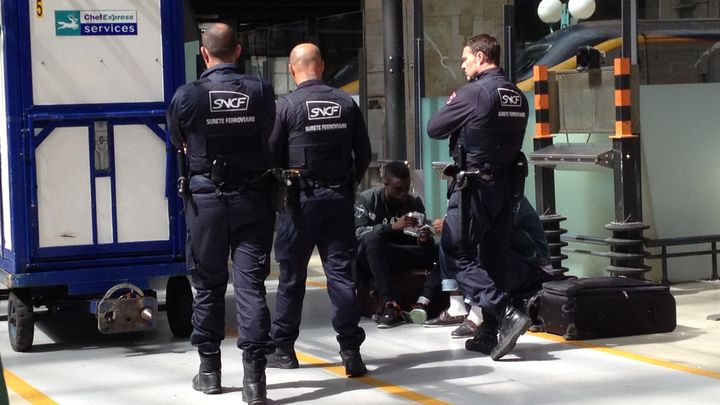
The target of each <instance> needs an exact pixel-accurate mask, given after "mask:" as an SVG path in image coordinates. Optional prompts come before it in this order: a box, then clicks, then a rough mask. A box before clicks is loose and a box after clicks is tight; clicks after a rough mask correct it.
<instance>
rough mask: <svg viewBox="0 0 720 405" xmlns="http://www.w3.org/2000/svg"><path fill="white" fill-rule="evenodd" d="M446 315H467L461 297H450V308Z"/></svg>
mask: <svg viewBox="0 0 720 405" xmlns="http://www.w3.org/2000/svg"><path fill="white" fill-rule="evenodd" d="M447 313H448V315H450V316H458V315H467V313H468V311H467V308H466V307H465V301H464V300H463V296H462V295H451V296H450V308H448V310H447Z"/></svg>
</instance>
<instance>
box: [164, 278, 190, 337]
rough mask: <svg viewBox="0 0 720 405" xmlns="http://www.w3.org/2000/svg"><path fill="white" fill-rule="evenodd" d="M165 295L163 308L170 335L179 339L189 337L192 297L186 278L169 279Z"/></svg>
mask: <svg viewBox="0 0 720 405" xmlns="http://www.w3.org/2000/svg"><path fill="white" fill-rule="evenodd" d="M165 294H166V296H165V308H166V310H167V317H168V323H169V324H170V330H171V331H172V334H173V335H174V336H175V337H179V338H186V337H189V336H190V333H191V332H192V323H191V318H192V302H193V296H192V290H191V289H190V282H189V281H188V279H187V277H185V276H179V277H170V278H169V279H168V282H167V289H166V290H165Z"/></svg>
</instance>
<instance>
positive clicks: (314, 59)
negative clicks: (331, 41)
mask: <svg viewBox="0 0 720 405" xmlns="http://www.w3.org/2000/svg"><path fill="white" fill-rule="evenodd" d="M289 67H290V74H291V75H292V77H293V80H294V81H295V84H298V85H299V84H300V83H302V82H304V81H306V80H312V79H321V78H322V75H323V71H324V70H325V62H323V60H322V55H321V54H320V49H319V48H318V47H317V46H315V45H314V44H310V43H305V44H300V45H297V46H296V47H295V48H293V50H292V51H291V52H290V63H289Z"/></svg>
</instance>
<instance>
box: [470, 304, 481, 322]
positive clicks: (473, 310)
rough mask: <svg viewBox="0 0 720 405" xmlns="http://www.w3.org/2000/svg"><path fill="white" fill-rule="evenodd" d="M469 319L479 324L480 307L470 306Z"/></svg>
mask: <svg viewBox="0 0 720 405" xmlns="http://www.w3.org/2000/svg"><path fill="white" fill-rule="evenodd" d="M467 319H469V320H471V321H473V323H474V324H475V325H480V323H481V322H482V319H483V318H482V308H480V307H479V306H477V305H473V306H472V307H470V313H469V314H468V318H467Z"/></svg>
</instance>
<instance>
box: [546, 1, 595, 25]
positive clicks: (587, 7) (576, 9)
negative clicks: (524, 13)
mask: <svg viewBox="0 0 720 405" xmlns="http://www.w3.org/2000/svg"><path fill="white" fill-rule="evenodd" d="M540 4H542V3H540ZM568 11H569V12H570V15H572V16H573V17H575V18H577V19H579V20H584V19H586V18H590V16H592V15H593V13H594V12H595V0H570V1H569V2H568Z"/></svg>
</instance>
